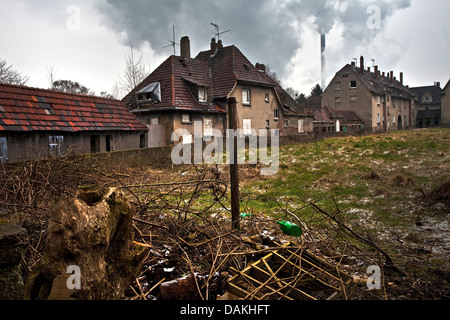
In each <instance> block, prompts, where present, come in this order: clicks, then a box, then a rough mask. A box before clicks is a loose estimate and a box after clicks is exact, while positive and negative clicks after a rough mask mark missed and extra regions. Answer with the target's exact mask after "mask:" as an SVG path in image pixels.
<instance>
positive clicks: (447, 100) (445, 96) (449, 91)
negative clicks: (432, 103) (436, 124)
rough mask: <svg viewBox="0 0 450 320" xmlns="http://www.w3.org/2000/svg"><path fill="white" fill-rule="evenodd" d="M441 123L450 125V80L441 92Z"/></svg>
mask: <svg viewBox="0 0 450 320" xmlns="http://www.w3.org/2000/svg"><path fill="white" fill-rule="evenodd" d="M441 95H442V97H441V125H442V126H445V127H450V80H449V81H448V82H447V84H446V85H445V87H444V89H443V90H442V92H441Z"/></svg>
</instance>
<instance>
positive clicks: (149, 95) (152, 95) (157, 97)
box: [137, 82, 161, 103]
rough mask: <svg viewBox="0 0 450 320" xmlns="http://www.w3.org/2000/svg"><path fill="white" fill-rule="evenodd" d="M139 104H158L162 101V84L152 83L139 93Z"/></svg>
mask: <svg viewBox="0 0 450 320" xmlns="http://www.w3.org/2000/svg"><path fill="white" fill-rule="evenodd" d="M137 100H138V101H139V102H150V103H157V102H160V101H161V84H160V83H159V82H152V83H150V84H149V85H148V86H146V87H144V88H143V89H141V90H139V91H138V92H137Z"/></svg>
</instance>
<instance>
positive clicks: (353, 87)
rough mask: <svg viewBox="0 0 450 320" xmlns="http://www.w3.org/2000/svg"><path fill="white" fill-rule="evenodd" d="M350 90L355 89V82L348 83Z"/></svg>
mask: <svg viewBox="0 0 450 320" xmlns="http://www.w3.org/2000/svg"><path fill="white" fill-rule="evenodd" d="M350 89H356V81H350Z"/></svg>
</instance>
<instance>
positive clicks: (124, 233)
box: [25, 187, 143, 300]
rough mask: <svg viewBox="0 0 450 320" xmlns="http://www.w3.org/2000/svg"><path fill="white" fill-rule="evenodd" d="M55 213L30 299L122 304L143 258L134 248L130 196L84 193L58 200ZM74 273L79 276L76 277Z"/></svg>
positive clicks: (82, 190) (30, 280)
mask: <svg viewBox="0 0 450 320" xmlns="http://www.w3.org/2000/svg"><path fill="white" fill-rule="evenodd" d="M50 211H51V217H50V220H49V224H48V230H47V240H46V246H45V249H44V254H43V256H42V258H41V260H40V261H39V262H38V264H37V265H36V267H35V268H33V270H32V271H31V273H30V275H29V277H28V279H27V281H26V285H25V295H26V298H27V299H31V300H35V299H36V300H43V299H48V298H49V296H50V292H52V293H55V292H57V294H56V295H55V294H52V296H50V299H58V297H59V299H69V298H74V299H78V300H117V299H121V298H122V296H123V293H124V290H125V289H126V288H127V287H128V286H129V285H130V284H131V283H132V281H133V280H134V278H135V277H136V275H137V274H138V273H139V268H140V264H141V261H142V258H143V252H142V251H139V252H138V251H136V250H135V248H134V247H133V244H132V242H133V227H132V209H131V206H130V204H129V202H128V201H127V199H126V197H125V195H124V194H123V193H122V192H121V191H118V190H117V189H114V188H110V189H105V188H101V187H84V188H79V189H78V192H77V198H74V199H59V200H58V201H56V202H55V203H54V204H53V205H52V206H51V208H50ZM74 268H75V269H77V270H79V274H76V272H75V274H72V270H73V269H74ZM63 276H66V278H67V281H66V283H64V281H62V280H61V279H65V278H64V277H63ZM77 277H78V278H77ZM75 280H79V286H75V285H73V284H76V282H77V281H75ZM54 281H55V283H54ZM55 297H56V298H55Z"/></svg>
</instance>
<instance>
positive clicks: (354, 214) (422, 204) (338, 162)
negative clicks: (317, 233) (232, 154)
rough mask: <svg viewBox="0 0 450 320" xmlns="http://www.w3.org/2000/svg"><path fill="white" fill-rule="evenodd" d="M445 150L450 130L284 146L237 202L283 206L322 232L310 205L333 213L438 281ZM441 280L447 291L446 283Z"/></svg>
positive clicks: (447, 253) (447, 237)
mask: <svg viewBox="0 0 450 320" xmlns="http://www.w3.org/2000/svg"><path fill="white" fill-rule="evenodd" d="M449 151H450V129H431V130H414V131H398V132H392V133H387V134H380V135H370V136H365V137H345V138H333V139H328V140H323V141H317V142H313V143H308V144H303V145H292V146H283V147H281V148H280V170H279V172H278V174H277V175H274V176H270V177H265V178H259V179H258V177H257V176H254V177H253V178H252V179H245V181H244V182H243V183H242V185H241V196H242V199H241V200H242V201H243V203H244V204H245V205H246V210H248V211H253V212H265V213H267V214H270V215H274V216H277V215H279V216H280V217H282V216H283V211H284V210H283V209H282V208H288V209H289V210H290V211H291V212H294V213H295V214H296V215H297V216H298V217H299V218H300V219H301V220H302V221H304V222H305V223H306V224H314V225H316V226H319V227H323V228H324V231H325V232H327V231H326V230H327V225H326V224H325V223H323V220H320V219H319V218H320V216H318V215H317V212H316V210H314V208H312V207H311V206H308V204H309V203H310V202H313V203H315V204H316V205H318V206H319V207H321V208H322V209H323V210H324V211H326V212H328V213H330V214H333V213H337V212H338V215H337V217H338V218H339V219H340V220H341V221H344V222H345V223H347V224H348V225H349V226H351V227H352V228H353V230H355V231H357V232H358V233H360V234H363V235H365V236H367V237H369V238H370V239H373V240H374V241H376V242H377V243H378V244H380V245H382V246H384V247H385V249H387V250H388V252H390V253H391V254H392V255H393V256H394V257H396V259H397V260H398V263H399V264H402V265H403V266H404V267H405V268H406V269H409V271H410V272H412V274H414V275H415V276H416V277H417V278H418V279H419V278H420V275H422V276H424V274H426V276H425V278H427V279H428V280H429V281H431V282H433V283H434V281H438V282H440V280H439V279H440V278H441V275H442V274H441V272H444V274H445V275H447V279H448V275H449V274H450V273H449V267H448V266H449V257H450V228H449V217H450V216H449V213H450V199H449V197H450V188H449V186H450V183H449V181H450V152H449ZM437 192H439V193H440V194H436V193H437ZM322 218H323V217H322ZM419 262H427V263H426V264H425V263H424V264H421V263H419ZM436 274H437V275H439V276H436ZM441 285H443V286H444V287H446V288H447V290H448V288H449V287H448V283H447V282H445V281H444V283H443V284H442V283H441ZM447 298H448V293H447Z"/></svg>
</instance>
